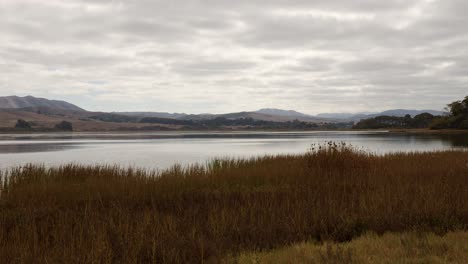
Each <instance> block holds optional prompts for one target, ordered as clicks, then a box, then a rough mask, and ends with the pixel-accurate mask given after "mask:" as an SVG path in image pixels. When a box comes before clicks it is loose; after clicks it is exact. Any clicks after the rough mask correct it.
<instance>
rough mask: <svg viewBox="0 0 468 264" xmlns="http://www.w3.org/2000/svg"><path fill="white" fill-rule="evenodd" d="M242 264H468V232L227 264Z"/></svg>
mask: <svg viewBox="0 0 468 264" xmlns="http://www.w3.org/2000/svg"><path fill="white" fill-rule="evenodd" d="M223 262H224V263H238V264H267V263H277V264H282V263H315V264H321V263H324V264H335V263H336V264H342V263H347V264H353V263H356V264H395V263H402V264H403V263H408V264H409V263H440V264H442V263H457V264H466V263H468V232H450V233H447V234H445V235H444V236H437V235H435V234H432V233H415V232H408V233H403V234H400V233H386V234H384V235H382V236H377V235H376V234H373V233H371V234H366V235H363V236H361V237H359V238H357V239H354V240H353V241H351V242H346V243H333V242H325V243H310V242H309V243H298V244H296V245H294V246H290V247H286V248H283V249H277V250H273V251H271V252H258V253H250V254H241V255H240V256H237V257H233V258H231V259H227V260H224V261H223Z"/></svg>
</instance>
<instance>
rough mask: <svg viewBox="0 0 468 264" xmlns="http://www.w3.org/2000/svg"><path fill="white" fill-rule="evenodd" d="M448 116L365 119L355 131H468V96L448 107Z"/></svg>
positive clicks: (423, 115)
mask: <svg viewBox="0 0 468 264" xmlns="http://www.w3.org/2000/svg"><path fill="white" fill-rule="evenodd" d="M446 111H447V114H446V115H444V116H434V115H432V114H429V113H422V114H419V115H416V116H414V117H411V116H410V115H406V116H404V117H398V116H377V117H374V118H368V119H363V120H361V121H359V122H358V123H356V124H355V125H354V126H353V128H355V129H379V128H430V129H468V96H466V97H465V98H464V99H463V100H460V101H455V102H452V103H450V104H448V105H447V107H446Z"/></svg>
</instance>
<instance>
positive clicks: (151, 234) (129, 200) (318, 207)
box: [0, 143, 468, 263]
mask: <svg viewBox="0 0 468 264" xmlns="http://www.w3.org/2000/svg"><path fill="white" fill-rule="evenodd" d="M467 183H468V152H466V151H444V152H429V153H409V154H404V153H395V154H387V155H383V156H377V155H373V154H369V153H363V152H359V151H356V150H354V149H353V148H350V147H347V146H344V145H338V146H336V145H334V144H333V143H330V144H329V145H328V146H325V147H324V146H321V147H318V146H316V147H315V148H313V149H312V150H311V151H310V152H309V153H307V154H304V155H297V156H266V157H260V158H252V159H243V160H214V161H211V162H209V163H207V164H206V166H202V165H194V166H190V167H187V168H183V167H181V166H174V167H173V168H171V169H169V170H166V171H162V172H150V171H144V170H138V169H121V168H119V167H112V166H107V167H105V166H104V167H102V166H101V167H99V166H95V167H85V166H80V165H67V166H62V167H57V168H44V167H40V166H26V167H23V168H17V169H14V170H12V171H9V172H3V176H2V181H1V182H0V186H1V187H0V263H217V262H220V261H221V260H224V259H226V256H234V257H235V256H242V254H244V253H245V252H258V251H268V250H274V249H278V248H283V247H285V246H288V245H291V244H294V243H302V242H304V241H306V242H307V241H317V242H320V243H322V242H324V241H328V242H326V243H332V242H347V241H351V240H353V239H355V238H358V239H359V237H360V236H362V235H363V234H367V233H369V232H370V233H372V234H376V235H383V234H387V233H388V232H412V233H421V234H422V233H425V232H431V233H435V234H437V235H443V234H446V233H449V232H453V231H455V232H465V231H467V229H468V203H467V201H468V186H467ZM465 256H466V255H465ZM403 263H404V262H403Z"/></svg>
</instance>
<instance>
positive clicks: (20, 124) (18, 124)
mask: <svg viewBox="0 0 468 264" xmlns="http://www.w3.org/2000/svg"><path fill="white" fill-rule="evenodd" d="M15 128H20V129H31V124H30V123H28V122H26V121H25V120H23V119H19V120H18V122H16V125H15Z"/></svg>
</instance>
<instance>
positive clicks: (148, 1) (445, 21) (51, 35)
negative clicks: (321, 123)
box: [0, 0, 468, 114]
mask: <svg viewBox="0 0 468 264" xmlns="http://www.w3.org/2000/svg"><path fill="white" fill-rule="evenodd" d="M467 10H468V1H466V0H385V1H376V0H236V1H232V0H165V1H158V0H127V1H116V0H66V1H65V0H47V1H43V0H0V96H7V95H19V96H25V95H33V96H38V97H46V98H49V99H60V100H67V101H69V102H71V103H74V104H77V105H79V106H81V107H83V108H85V109H87V110H93V111H165V112H185V113H227V112H236V111H248V110H256V109H260V108H268V107H272V108H273V107H274V108H282V109H294V110H298V111H301V112H305V113H309V114H316V113H324V112H361V111H366V112H367V111H370V112H373V111H379V110H386V109H395V108H406V109H435V110H441V109H442V108H443V107H444V106H445V105H446V104H447V103H449V102H452V101H454V100H459V99H462V98H463V97H464V96H466V95H468V30H467V25H468V16H467V15H466V12H467Z"/></svg>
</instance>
